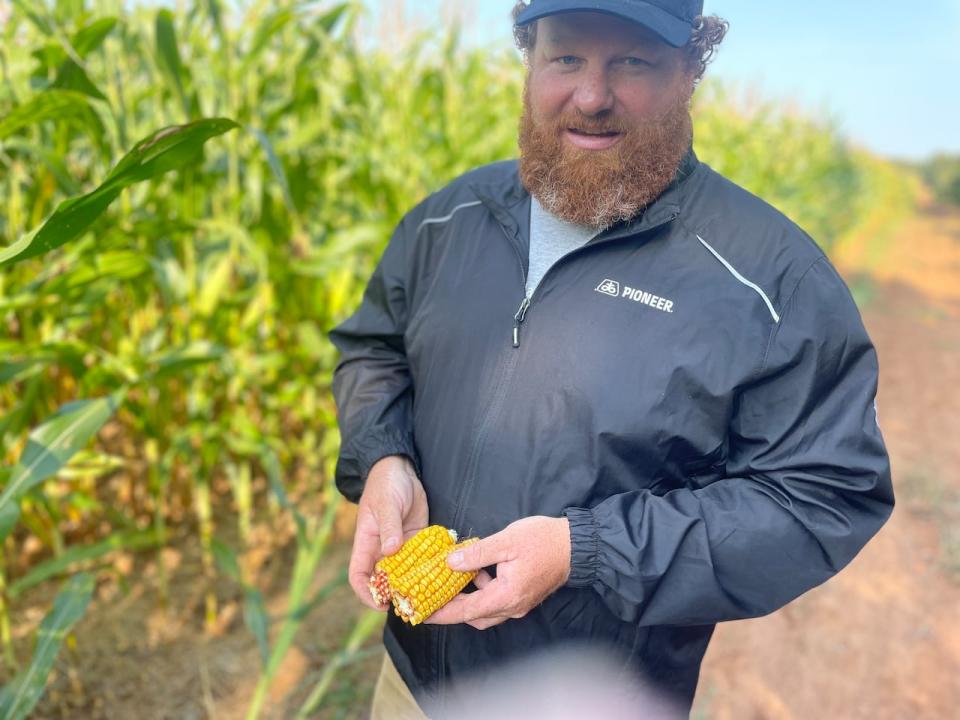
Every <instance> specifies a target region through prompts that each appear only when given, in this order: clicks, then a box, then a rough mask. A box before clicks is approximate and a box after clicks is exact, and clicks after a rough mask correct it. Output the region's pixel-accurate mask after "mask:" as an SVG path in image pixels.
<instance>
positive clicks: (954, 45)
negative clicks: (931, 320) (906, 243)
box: [366, 0, 960, 158]
mask: <svg viewBox="0 0 960 720" xmlns="http://www.w3.org/2000/svg"><path fill="white" fill-rule="evenodd" d="M366 4H367V6H368V7H370V8H371V11H372V15H373V16H372V18H371V21H372V23H373V24H374V25H375V26H377V25H378V24H380V25H381V28H382V22H383V20H384V18H386V17H387V13H389V12H393V13H397V12H399V10H398V8H402V7H404V6H405V7H406V9H405V10H403V11H402V12H404V13H405V15H406V20H407V21H408V22H410V23H411V24H421V23H426V24H429V22H430V20H429V19H430V18H436V17H438V16H440V15H441V14H445V15H446V16H450V15H459V16H460V17H461V18H463V19H464V20H465V23H464V35H465V37H466V38H467V40H468V41H469V42H470V43H472V44H481V45H490V46H499V47H508V46H511V44H512V38H511V35H510V21H509V11H510V8H511V7H512V5H513V2H512V0H459V1H458V0H411V2H409V3H403V2H399V1H398V0H366ZM381 6H383V7H384V8H387V7H389V8H391V9H390V10H388V11H387V12H386V13H385V12H384V11H382V10H381ZM414 8H415V9H414ZM704 11H705V12H707V13H715V14H718V15H721V16H722V17H725V18H726V19H727V20H729V21H730V33H729V35H728V36H727V38H726V40H725V41H724V43H723V46H722V49H721V50H720V53H719V55H718V56H717V60H716V61H715V62H714V64H713V65H712V66H711V69H710V70H709V71H708V72H710V73H712V74H713V75H715V76H717V77H719V78H722V79H724V80H726V81H731V82H734V83H736V84H737V85H739V86H741V87H749V88H757V89H759V90H760V91H761V94H762V95H763V96H765V97H769V98H774V99H776V98H783V99H785V100H787V99H791V100H795V101H797V102H798V104H799V105H800V106H801V107H802V108H805V109H806V110H808V111H809V112H811V113H819V112H827V113H829V114H830V115H831V116H832V117H833V118H835V119H836V120H838V121H839V123H840V125H841V128H842V129H843V131H844V133H845V134H846V135H847V136H848V137H849V138H851V139H852V140H854V141H856V142H857V143H859V144H862V145H865V146H866V147H868V148H870V149H871V150H874V151H876V152H878V153H881V154H884V155H888V156H893V157H902V158H922V157H925V156H927V155H929V154H931V153H933V152H936V151H949V152H953V153H960V0H917V1H915V2H903V1H902V0H901V1H900V2H896V1H893V0H875V1H874V2H868V1H866V0H829V1H828V0H807V2H804V3H790V2H784V1H771V0H767V1H766V2H758V1H757V0H752V2H748V0H705V7H704ZM395 19H396V18H395V17H394V20H395ZM391 24H392V21H391Z"/></svg>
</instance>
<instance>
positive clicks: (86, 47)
mask: <svg viewBox="0 0 960 720" xmlns="http://www.w3.org/2000/svg"><path fill="white" fill-rule="evenodd" d="M116 24H117V18H115V17H102V18H97V19H96V20H94V21H93V22H91V23H90V24H89V25H85V26H84V27H82V28H81V29H80V30H78V31H77V32H76V33H75V34H74V36H73V38H72V39H71V40H70V44H71V45H72V46H73V49H74V50H76V51H77V55H79V56H80V57H82V58H84V57H86V56H87V55H89V54H90V53H91V52H93V51H94V50H96V49H97V48H98V47H100V46H101V45H102V44H103V41H104V40H105V39H106V37H107V35H109V34H110V32H111V31H112V30H113V28H114V27H116Z"/></svg>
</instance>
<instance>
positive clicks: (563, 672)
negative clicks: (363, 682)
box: [431, 644, 688, 720]
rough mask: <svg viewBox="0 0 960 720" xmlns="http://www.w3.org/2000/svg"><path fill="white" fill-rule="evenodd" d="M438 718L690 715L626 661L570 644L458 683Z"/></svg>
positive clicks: (668, 718)
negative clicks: (634, 671)
mask: <svg viewBox="0 0 960 720" xmlns="http://www.w3.org/2000/svg"><path fill="white" fill-rule="evenodd" d="M431 717H435V718H437V720H454V718H456V720H489V718H497V719H498V720H540V718H550V720H574V719H576V720H582V719H583V718H604V720H636V719H637V718H643V719H644V720H676V719H678V718H686V717H688V714H687V712H686V711H685V710H684V709H683V708H681V707H679V706H677V705H675V704H673V702H672V701H671V700H669V699H667V698H665V697H663V696H662V695H661V694H660V693H659V692H658V691H656V690H654V689H653V688H651V687H649V686H647V685H644V684H643V683H641V681H640V680H639V679H638V678H637V677H636V676H635V675H633V674H631V673H630V671H629V669H628V668H626V667H625V666H624V662H623V660H622V659H619V660H618V658H617V656H616V655H614V654H613V653H611V652H604V651H603V650H601V649H599V648H597V647H595V646H588V645H573V644H568V645H566V646H564V647H563V648H560V649H555V650H552V651H547V652H539V653H536V654H534V655H531V656H530V657H529V658H527V659H525V660H519V661H514V662H511V663H508V664H506V665H504V666H502V667H500V668H498V669H497V670H495V671H494V672H491V673H489V674H486V675H482V676H478V677H475V678H472V679H471V680H469V681H465V682H462V683H459V684H455V685H454V687H453V690H452V691H451V692H450V693H449V695H448V696H447V700H446V710H445V711H444V712H443V713H441V714H436V715H432V716H431Z"/></svg>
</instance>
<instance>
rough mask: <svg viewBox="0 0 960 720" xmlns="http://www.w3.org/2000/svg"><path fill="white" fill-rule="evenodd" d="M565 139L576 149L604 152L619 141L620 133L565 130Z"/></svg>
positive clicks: (577, 129) (575, 129)
mask: <svg viewBox="0 0 960 720" xmlns="http://www.w3.org/2000/svg"><path fill="white" fill-rule="evenodd" d="M565 134H566V136H567V139H568V140H569V141H570V142H571V143H572V144H573V145H576V146H577V147H580V148H583V149H585V150H606V149H607V148H609V147H613V146H614V145H616V144H617V143H618V142H619V141H620V137H621V135H622V134H621V133H619V132H617V131H616V130H583V129H581V128H573V127H571V128H567V131H566V133H565Z"/></svg>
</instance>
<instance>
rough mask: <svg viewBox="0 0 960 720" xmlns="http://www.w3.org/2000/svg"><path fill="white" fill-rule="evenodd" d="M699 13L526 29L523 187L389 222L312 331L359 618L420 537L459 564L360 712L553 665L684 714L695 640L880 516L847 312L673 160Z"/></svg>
mask: <svg viewBox="0 0 960 720" xmlns="http://www.w3.org/2000/svg"><path fill="white" fill-rule="evenodd" d="M701 12H702V2H701V1H700V0H648V1H646V2H644V1H641V0H619V1H617V0H602V1H600V0H597V1H595V2H563V1H558V0H533V2H532V3H530V4H529V6H526V5H525V4H523V3H521V4H520V5H519V6H518V7H517V8H516V10H515V13H514V17H515V21H516V26H515V30H516V36H517V39H518V43H519V44H520V47H521V49H522V50H523V51H524V53H525V56H526V62H527V67H528V77H527V84H526V89H525V97H524V100H525V109H524V115H523V118H522V121H521V127H520V151H521V153H520V154H521V157H520V161H519V163H516V162H507V163H498V164H495V165H491V166H488V167H484V168H480V169H478V170H475V171H473V172H471V173H468V174H467V175H466V176H464V177H461V178H460V179H458V180H456V181H454V182H453V183H451V184H450V185H449V186H448V187H446V188H444V189H443V190H441V191H439V192H437V193H436V194H434V195H432V196H430V197H428V198H427V199H426V200H424V201H423V202H422V203H420V204H419V205H418V206H417V207H416V208H414V209H413V210H412V211H411V212H410V213H409V214H408V215H407V216H406V217H405V218H404V219H403V220H402V222H401V223H400V225H399V226H398V228H397V230H396V232H395V234H394V236H393V237H392V238H391V240H390V243H389V245H388V247H387V249H386V250H385V252H384V255H383V257H382V259H381V261H380V264H379V265H378V267H377V269H376V271H375V272H374V274H373V276H372V278H371V280H370V283H369V286H368V288H367V291H366V294H365V296H364V299H363V303H362V305H361V307H360V309H359V310H358V311H357V313H356V314H355V315H354V316H353V317H351V318H350V319H349V320H347V321H346V322H344V323H343V324H342V325H340V326H339V327H338V328H336V329H335V330H334V331H333V332H332V333H331V339H332V341H333V342H334V343H335V344H336V346H337V347H338V348H339V350H340V351H341V353H342V360H341V362H340V364H339V366H338V368H337V371H336V374H335V378H334V392H335V394H336V399H337V404H338V407H339V412H340V415H339V422H340V427H341V432H342V440H343V444H342V448H341V454H340V459H339V463H338V467H337V478H336V479H337V483H338V487H339V488H340V489H341V491H342V492H343V493H344V494H345V495H346V496H347V497H348V498H350V499H351V500H353V501H359V508H358V517H357V530H356V536H355V539H354V547H353V554H352V557H351V561H350V569H349V574H350V582H351V585H352V586H353V588H354V590H355V591H356V594H357V596H358V597H359V598H360V599H361V600H362V601H363V602H365V603H366V604H368V605H371V606H372V601H371V599H370V597H369V595H368V593H367V590H366V580H367V578H368V576H369V574H370V572H371V570H372V567H373V564H374V563H375V561H376V560H377V559H378V558H379V557H380V556H381V555H383V554H390V553H392V552H394V551H395V550H396V549H397V548H398V547H399V545H400V543H401V542H402V540H403V539H404V538H406V537H409V536H410V535H412V534H413V533H414V532H415V531H416V530H417V529H419V528H421V527H423V526H425V525H427V524H428V522H429V523H437V524H441V525H444V526H446V527H449V528H453V529H455V530H457V531H459V532H460V533H461V535H476V536H479V537H481V538H483V539H482V540H481V541H480V542H478V543H476V544H475V545H473V546H472V547H471V548H470V549H468V550H467V551H466V552H464V553H462V556H451V558H450V559H449V561H448V562H450V564H451V565H452V566H454V567H457V568H460V569H479V570H480V573H479V575H478V576H477V579H476V581H475V586H476V588H475V590H474V591H473V592H466V593H463V594H461V595H460V596H458V597H457V598H455V599H454V600H453V601H452V602H450V603H449V604H448V605H447V606H445V607H444V608H442V609H441V610H439V611H438V612H437V613H435V614H434V615H433V616H432V617H431V618H430V619H429V620H428V621H427V624H425V625H421V626H417V627H410V626H406V625H404V624H403V623H401V622H400V621H399V620H398V618H396V617H393V616H392V615H391V616H390V617H389V619H388V622H387V627H386V630H385V633H384V642H385V644H386V647H387V651H388V654H389V657H388V659H387V661H386V663H385V669H384V674H383V676H382V677H381V682H380V685H379V687H378V694H377V699H375V713H374V715H375V716H376V715H377V713H378V712H383V713H392V714H393V716H395V717H406V716H407V715H406V714H404V713H405V712H407V711H401V710H399V709H397V706H396V703H403V702H406V703H408V705H409V712H410V713H413V716H418V715H419V713H420V710H418V709H417V707H416V706H417V704H418V705H419V706H420V707H421V708H422V709H423V710H424V711H426V712H430V713H439V714H442V713H445V712H447V710H445V708H444V700H445V697H446V696H447V695H448V693H449V688H450V686H451V683H452V682H454V681H456V680H458V679H460V678H465V677H472V676H476V674H478V673H481V672H483V671H484V670H485V669H487V668H492V667H494V666H501V665H502V664H503V662H504V661H507V660H510V659H513V658H520V657H524V656H526V655H529V654H531V653H533V652H534V651H537V650H543V649H550V648H558V647H560V646H561V645H564V644H567V643H581V644H584V645H589V646H591V647H604V648H606V649H608V650H610V651H611V652H614V653H617V654H618V655H619V657H622V659H623V663H624V668H625V669H629V670H631V671H633V672H634V673H635V674H636V675H637V676H638V677H640V678H643V679H644V680H645V681H646V682H647V683H649V684H652V686H653V687H655V688H657V689H658V690H659V691H660V692H663V693H666V694H667V695H668V696H670V697H671V698H672V699H673V700H674V701H675V702H677V703H678V704H679V706H680V707H681V708H682V710H683V711H684V712H686V711H688V709H689V707H690V703H691V702H692V698H693V695H694V691H695V689H696V683H697V677H698V672H699V667H700V662H701V660H702V658H703V655H704V652H705V650H706V647H707V643H708V641H709V639H710V636H711V633H712V631H713V627H714V625H715V623H717V622H720V621H724V620H733V619H738V618H748V617H755V616H759V615H764V614H766V613H769V612H772V611H773V610H776V609H777V608H779V607H781V606H782V605H784V604H785V603H787V602H789V601H790V600H792V599H793V598H795V597H797V596H798V595H800V594H801V593H803V592H805V591H806V590H808V589H810V588H812V587H814V586H816V585H818V584H819V583H821V582H823V581H825V580H826V579H828V578H829V577H831V576H832V575H833V574H835V573H836V572H837V571H839V570H840V569H841V568H842V567H843V566H844V565H846V564H847V563H848V562H849V561H850V560H851V559H852V558H853V557H854V555H855V554H856V553H857V552H858V551H859V550H860V548H861V547H863V545H864V543H866V541H867V540H868V539H869V538H870V537H871V536H872V535H873V534H874V533H875V532H876V531H877V530H878V529H879V528H880V526H881V525H882V524H883V523H884V521H885V520H886V519H887V517H888V516H889V514H890V512H891V509H892V507H893V494H892V489H891V483H890V474H889V465H888V459H887V455H886V451H885V449H884V445H883V441H882V438H881V435H880V431H879V427H878V425H877V420H876V415H875V403H874V398H875V394H876V386H877V360H876V355H875V353H874V350H873V347H872V345H871V343H870V341H869V338H868V337H867V335H866V333H865V331H864V329H863V326H862V324H861V321H860V316H859V313H858V312H857V309H856V307H855V305H854V303H853V301H852V299H851V297H850V294H849V292H848V291H847V288H846V287H845V285H844V283H843V282H842V280H841V279H840V278H839V276H838V275H837V273H836V272H835V270H834V269H833V267H832V266H831V265H830V263H829V261H828V260H827V259H826V257H825V256H824V255H823V253H822V252H821V251H820V250H819V248H818V247H817V246H816V244H815V243H814V242H813V241H812V240H811V239H810V238H809V237H807V236H806V235H805V234H804V233H803V231H802V230H800V229H799V228H797V227H796V226H795V225H794V224H793V223H791V222H790V221H789V220H788V219H786V218H785V217H784V216H783V215H781V214H780V213H778V212H777V211H776V210H774V209H773V208H771V207H770V206H768V205H766V204H765V203H764V202H763V201H761V200H759V199H758V198H756V197H754V196H752V195H750V194H749V193H747V192H746V191H744V190H743V189H741V188H739V187H737V186H736V185H734V184H732V183H730V182H729V181H727V180H725V179H723V178H722V177H720V176H719V175H717V174H716V173H715V172H713V171H712V170H711V169H710V168H709V167H707V166H706V165H705V164H703V163H700V162H699V161H698V160H697V158H696V156H695V155H694V154H693V152H692V149H691V141H692V131H691V121H690V116H689V112H688V106H689V101H690V98H691V95H692V93H693V90H694V87H695V85H696V82H697V80H698V79H699V77H700V75H701V74H702V72H703V69H704V64H705V62H706V60H707V59H709V56H710V54H711V52H712V50H713V48H714V46H715V45H716V44H717V43H718V42H719V41H720V40H721V39H722V37H723V34H724V32H725V28H726V26H725V23H723V22H722V21H720V20H719V19H717V18H702V17H701V16H700V14H701ZM397 673H399V676H400V678H402V681H400V680H398V678H397ZM391 683H392V687H393V688H394V691H390V690H389V688H390V687H391ZM387 695H389V696H390V697H391V698H392V699H391V700H389V701H387V700H384V699H383V698H384V697H385V696H387ZM411 695H412V697H411ZM398 698H399V699H398ZM402 698H405V700H404V699H402ZM413 698H415V699H416V703H414V701H413ZM387 702H389V703H394V706H393V708H394V709H392V710H386V709H385V707H386V706H385V703H387ZM378 703H379V707H380V708H381V709H380V710H377V709H376V706H377V705H378Z"/></svg>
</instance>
